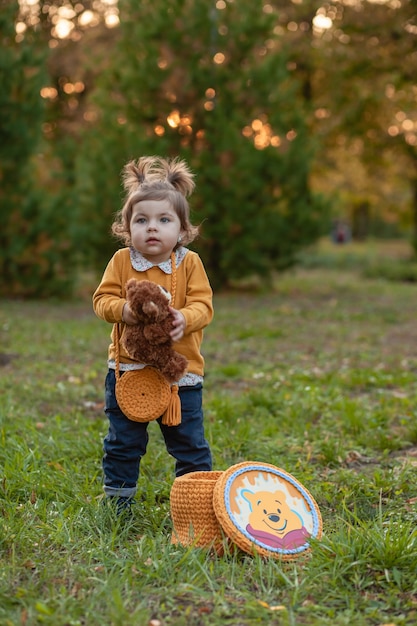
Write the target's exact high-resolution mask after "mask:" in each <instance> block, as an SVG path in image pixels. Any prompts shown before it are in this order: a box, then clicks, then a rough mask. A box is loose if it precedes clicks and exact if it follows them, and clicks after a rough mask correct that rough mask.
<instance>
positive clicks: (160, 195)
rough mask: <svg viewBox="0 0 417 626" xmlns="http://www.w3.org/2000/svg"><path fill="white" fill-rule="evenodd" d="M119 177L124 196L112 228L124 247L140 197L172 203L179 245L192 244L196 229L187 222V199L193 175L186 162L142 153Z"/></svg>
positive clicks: (190, 190) (192, 187) (196, 233)
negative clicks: (177, 224) (176, 219)
mask: <svg viewBox="0 0 417 626" xmlns="http://www.w3.org/2000/svg"><path fill="white" fill-rule="evenodd" d="M122 180H123V187H124V189H125V191H126V199H125V202H124V205H123V207H122V208H121V210H120V211H118V213H117V214H116V218H115V221H114V222H113V224H112V227H111V230H112V233H113V235H115V237H117V238H118V239H120V240H121V241H122V242H123V243H124V244H125V245H126V246H129V245H130V244H131V239H130V220H131V218H132V211H133V207H134V205H135V204H137V203H138V202H142V201H143V200H167V201H168V202H169V203H170V204H171V206H172V208H173V209H174V211H175V212H176V214H177V215H178V217H179V219H180V222H181V230H182V231H183V236H182V239H181V245H182V244H184V245H186V244H187V243H191V242H192V241H193V240H194V239H195V238H196V237H197V235H198V231H199V229H198V226H193V225H192V224H191V222H190V207H189V205H188V202H187V198H186V196H188V195H190V194H191V193H192V191H193V190H194V187H195V184H194V174H193V173H192V172H191V170H190V169H189V167H188V165H187V164H186V162H185V161H182V160H181V159H179V158H172V159H163V158H162V157H158V156H144V157H141V158H139V159H138V160H137V161H134V160H133V161H129V162H128V163H127V164H126V165H125V166H124V168H123V172H122ZM178 245H179V244H178Z"/></svg>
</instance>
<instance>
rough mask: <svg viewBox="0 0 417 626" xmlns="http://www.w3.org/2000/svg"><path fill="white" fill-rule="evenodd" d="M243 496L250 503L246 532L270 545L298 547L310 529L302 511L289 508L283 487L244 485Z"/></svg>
mask: <svg viewBox="0 0 417 626" xmlns="http://www.w3.org/2000/svg"><path fill="white" fill-rule="evenodd" d="M241 496H242V497H243V498H244V499H245V500H247V502H248V503H249V506H250V514H249V517H248V522H249V523H248V524H247V526H246V530H247V532H248V533H249V534H250V535H252V537H254V538H255V539H257V540H258V541H260V542H261V543H263V544H265V545H267V546H269V547H271V548H285V549H293V548H298V547H299V546H302V545H303V544H305V542H306V540H307V538H308V537H310V533H309V532H308V531H307V529H306V528H305V527H304V523H303V520H302V518H301V516H300V515H299V513H297V512H296V511H294V510H293V509H291V508H290V506H289V505H288V503H287V500H286V496H285V494H284V492H282V491H275V492H270V491H256V492H254V491H251V490H250V489H242V491H241Z"/></svg>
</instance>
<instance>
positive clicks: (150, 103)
mask: <svg viewBox="0 0 417 626" xmlns="http://www.w3.org/2000/svg"><path fill="white" fill-rule="evenodd" d="M217 6H220V7H221V8H216V5H214V4H213V3H211V2H208V1H207V0H198V1H196V2H190V1H184V0H169V1H167V2H164V3H163V4H162V3H155V2H150V1H144V2H141V3H140V4H138V3H137V2H135V1H132V0H123V1H122V2H121V3H120V8H121V35H120V41H119V43H118V46H117V47H116V48H115V49H114V50H113V54H112V58H111V67H110V68H108V70H107V72H106V75H105V76H102V82H101V87H100V95H99V96H98V98H99V100H96V102H98V106H99V108H100V113H101V116H102V117H101V121H100V123H99V124H98V128H99V133H100V135H101V137H102V139H101V141H100V142H97V141H96V139H95V138H96V133H97V127H96V128H95V129H94V131H93V133H92V137H93V139H91V137H90V141H89V140H88V139H87V142H86V144H85V146H86V147H87V146H88V151H87V152H86V153H85V154H84V155H81V156H80V160H81V159H82V160H83V163H84V164H85V167H88V169H89V177H90V178H91V177H93V178H94V179H96V180H99V179H100V177H103V178H104V180H103V184H104V186H105V188H106V189H107V188H108V184H109V181H111V183H112V184H113V185H114V188H115V189H116V190H117V193H120V183H119V173H120V169H121V167H122V165H123V162H124V161H125V160H127V159H128V158H132V157H137V156H139V155H141V154H149V153H150V154H153V153H158V154H163V155H176V154H180V155H181V156H183V157H184V158H186V159H187V160H188V161H189V163H190V165H191V167H192V168H193V169H194V170H195V172H196V173H197V191H196V193H195V195H194V196H193V197H192V207H193V209H194V211H195V219H196V220H197V221H201V222H202V236H201V239H200V240H199V241H198V242H197V247H198V250H199V251H200V253H201V254H202V256H203V257H204V259H205V262H206V265H207V268H208V271H209V273H210V275H211V278H212V280H213V282H214V283H216V284H222V285H227V284H228V282H229V281H230V280H231V279H239V278H242V277H245V276H248V275H250V274H252V273H258V274H262V275H263V276H265V277H266V276H267V275H268V274H269V272H270V270H271V269H272V268H274V267H278V268H279V267H286V266H288V265H290V264H291V263H292V262H293V260H294V256H295V254H296V252H297V250H298V249H299V248H300V247H302V246H304V245H306V244H308V243H311V242H312V241H314V240H315V238H316V237H317V236H318V235H319V234H320V233H321V232H322V231H323V223H324V219H325V215H326V213H325V205H324V203H320V202H319V201H318V200H317V198H315V196H314V195H313V193H312V192H311V189H310V185H309V171H310V167H311V163H312V158H313V144H312V139H311V137H310V135H309V133H308V128H307V123H306V117H307V115H306V111H305V107H304V103H303V99H302V97H301V95H300V93H299V85H298V83H297V81H295V80H293V79H292V77H291V75H290V72H289V71H288V68H287V62H288V53H287V51H286V49H285V46H284V45H283V41H282V39H281V38H280V37H279V36H276V35H275V34H274V25H275V21H274V15H273V13H270V12H268V11H265V10H264V11H263V10H262V7H260V6H259V4H258V3H254V2H252V1H251V0H242V1H240V2H239V3H218V5H217ZM132 42H135V43H134V45H132ZM104 102H105V105H104ZM94 146H95V148H96V149H94ZM103 146H106V149H105V150H104V154H103V151H101V154H97V148H99V149H100V150H102V148H103ZM116 146H118V150H116ZM90 151H92V154H93V155H94V156H93V158H91V152H90ZM115 157H116V158H115ZM87 161H88V162H89V163H90V166H88V164H87ZM115 163H116V164H117V168H115ZM82 169H84V167H83V168H82ZM95 172H97V173H95ZM103 172H105V175H104V176H103ZM105 181H107V182H105ZM83 185H84V188H85V186H86V185H87V180H86V177H85V176H84V177H83ZM109 199H111V200H112V201H113V202H111V203H110V204H109V203H108V200H109ZM116 199H117V196H116V193H115V192H113V193H111V192H109V194H108V195H107V194H106V198H105V200H104V207H105V210H104V212H103V211H102V212H101V215H103V213H105V214H106V216H107V217H109V214H110V213H111V212H114V210H115V209H117V208H118V205H119V203H120V200H119V201H118V202H116ZM96 200H97V201H98V200H99V198H97V199H96ZM92 202H94V201H92ZM90 212H91V214H92V215H97V207H94V206H93V205H92V204H90V211H89V213H90ZM103 226H104V224H103ZM102 233H103V239H102V242H103V247H102V248H103V254H104V252H105V253H106V256H108V243H107V242H108V225H106V228H102Z"/></svg>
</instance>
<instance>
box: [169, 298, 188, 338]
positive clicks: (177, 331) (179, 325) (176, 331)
mask: <svg viewBox="0 0 417 626" xmlns="http://www.w3.org/2000/svg"><path fill="white" fill-rule="evenodd" d="M169 310H170V311H171V313H172V315H173V316H174V319H173V322H172V330H171V332H170V335H171V339H172V341H179V340H180V339H182V337H183V336H184V332H185V317H184V316H183V314H182V313H180V311H177V309H173V308H172V306H170V307H169Z"/></svg>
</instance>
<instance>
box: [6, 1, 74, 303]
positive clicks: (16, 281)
mask: <svg viewBox="0 0 417 626" xmlns="http://www.w3.org/2000/svg"><path fill="white" fill-rule="evenodd" d="M18 11H19V5H18V3H17V2H11V1H10V2H7V3H3V5H2V9H1V12H0V38H1V42H2V54H1V55H0V85H1V88H0V107H1V111H2V115H1V121H0V181H1V185H0V211H1V215H2V227H1V229H0V272H1V275H2V281H1V283H0V294H1V295H3V296H4V295H13V296H39V295H41V296H42V295H51V294H54V293H60V294H61V293H65V292H66V291H67V289H68V288H69V286H70V284H71V281H72V278H73V271H72V265H71V258H72V247H71V242H70V241H69V238H68V230H67V228H68V219H67V218H66V216H65V213H64V212H65V208H66V207H65V200H64V197H65V193H66V185H65V184H64V185H62V183H60V182H56V185H55V189H54V188H53V186H52V185H48V184H47V181H49V182H52V180H53V179H54V175H53V174H52V175H51V173H50V170H49V168H50V167H51V163H50V162H48V158H47V155H46V153H45V148H46V146H45V144H44V142H43V136H42V128H43V126H44V124H45V121H46V117H45V107H44V104H43V101H42V98H41V96H40V91H41V88H42V87H43V86H44V85H45V84H46V83H47V81H48V74H47V71H46V60H47V55H46V52H45V51H46V49H45V47H44V46H43V45H42V43H41V42H40V38H39V36H38V34H37V33H36V32H35V31H33V30H32V31H29V33H28V36H27V37H26V38H24V39H23V41H21V42H20V43H18V42H17V41H16V33H15V22H16V18H17V15H18Z"/></svg>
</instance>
